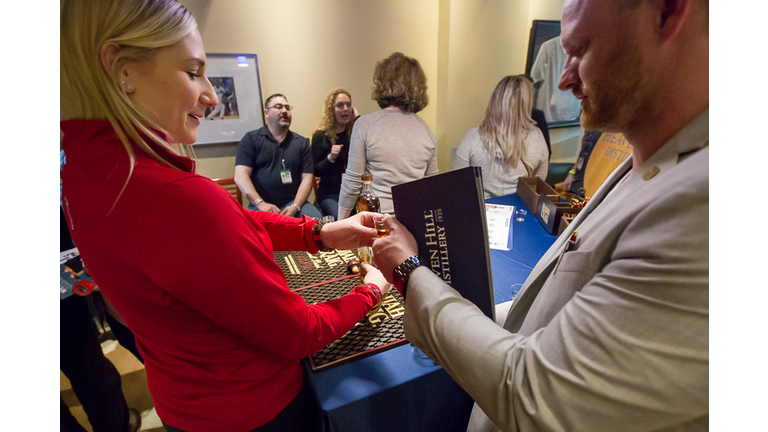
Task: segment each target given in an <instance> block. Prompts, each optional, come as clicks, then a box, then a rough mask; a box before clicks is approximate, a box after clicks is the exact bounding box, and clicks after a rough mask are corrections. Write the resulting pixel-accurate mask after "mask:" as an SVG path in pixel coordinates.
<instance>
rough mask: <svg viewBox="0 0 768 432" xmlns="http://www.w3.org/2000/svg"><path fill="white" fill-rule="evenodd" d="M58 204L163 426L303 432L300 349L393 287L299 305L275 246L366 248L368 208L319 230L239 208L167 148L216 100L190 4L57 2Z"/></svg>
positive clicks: (307, 415) (337, 329)
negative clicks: (135, 358)
mask: <svg viewBox="0 0 768 432" xmlns="http://www.w3.org/2000/svg"><path fill="white" fill-rule="evenodd" d="M60 36H61V37H60V41H61V42H60V43H61V47H60V48H61V52H62V56H61V118H62V122H61V128H62V130H63V131H64V142H63V148H64V151H65V153H66V156H67V163H66V164H65V165H64V168H63V170H62V174H61V176H62V181H63V207H64V211H65V214H66V218H67V222H68V224H69V228H70V230H71V233H72V237H73V238H74V240H75V243H76V244H77V245H78V247H79V250H80V252H81V256H82V258H83V260H84V261H85V262H87V263H88V268H89V270H90V273H91V275H92V276H93V278H94V280H95V281H96V282H97V283H98V285H99V286H100V287H101V289H102V292H103V293H104V294H105V295H106V296H107V297H108V298H109V300H110V301H111V302H112V304H113V305H114V306H115V307H116V309H117V310H118V311H119V312H120V314H121V316H122V317H123V318H124V319H125V321H126V322H127V324H128V326H129V327H130V328H131V330H132V331H133V332H134V334H135V335H136V340H137V345H138V348H139V350H140V352H141V354H142V355H143V357H144V360H145V366H146V371H147V381H148V385H149V390H150V392H151V394H152V398H153V400H154V403H155V407H156V409H157V413H158V415H159V416H160V418H161V419H162V421H163V422H164V424H165V425H166V429H167V430H170V431H177V430H184V431H223V430H226V431H249V430H259V431H262V430H286V431H288V430H301V431H304V430H312V429H313V428H314V426H315V425H316V423H315V418H314V417H313V416H312V407H313V403H312V398H311V397H309V395H308V393H307V390H306V389H304V385H303V377H302V371H301V367H300V365H299V359H301V358H303V357H305V356H307V355H310V354H312V353H314V352H316V351H317V350H319V349H320V348H322V347H324V346H326V345H327V344H329V343H330V342H333V341H334V340H336V339H337V338H339V337H340V336H341V335H343V334H344V333H346V332H347V331H348V330H349V329H350V328H352V326H354V324H355V323H356V322H358V321H359V320H360V319H361V318H362V317H363V316H364V315H365V314H366V313H367V312H368V311H369V310H371V309H372V308H373V307H374V305H375V303H376V300H377V295H379V293H378V291H381V292H383V293H386V292H387V291H388V290H389V288H390V286H389V285H388V284H387V283H386V280H385V279H384V277H383V276H382V275H381V273H380V272H379V271H378V270H376V269H374V268H373V267H368V269H367V270H368V274H367V276H366V279H365V282H366V283H367V284H366V285H363V286H359V287H356V288H355V289H354V290H353V291H352V292H351V293H350V294H349V295H347V296H344V297H342V298H339V299H336V300H332V301H329V302H325V303H318V304H315V305H307V304H306V303H305V302H304V300H303V299H302V298H301V297H300V296H299V295H298V294H296V293H294V292H292V291H290V290H289V289H288V286H287V284H286V281H285V277H284V275H283V273H282V272H281V270H280V267H279V266H278V265H277V264H276V263H275V262H274V260H273V258H272V257H273V251H275V250H306V251H309V252H316V251H317V250H318V248H322V247H332V248H337V249H351V248H355V247H359V246H363V245H371V244H372V243H373V238H374V237H375V235H376V231H375V229H374V228H373V218H374V215H373V214H371V213H365V214H361V215H358V216H355V217H354V218H351V219H350V220H348V221H342V222H335V223H331V224H327V225H324V226H323V225H322V224H321V223H319V222H318V221H315V220H313V219H310V218H307V217H303V218H301V219H296V218H289V217H285V216H281V215H279V214H276V213H269V212H253V211H249V210H247V209H245V208H243V207H242V206H241V205H239V203H237V202H236V201H235V200H234V199H233V198H232V197H231V196H230V195H229V194H228V193H227V192H226V191H225V190H224V189H222V188H221V187H219V186H218V185H217V184H215V183H213V182H212V181H211V180H209V179H207V178H205V177H202V176H199V175H197V174H195V172H194V171H195V164H194V162H193V161H191V160H190V159H188V158H185V157H181V156H179V155H177V154H175V153H174V152H173V150H172V148H171V146H170V144H169V143H184V144H192V143H193V142H195V140H196V138H197V128H198V126H199V124H200V119H201V118H202V117H203V114H204V112H205V109H206V107H213V106H216V104H217V102H218V101H217V96H216V93H215V91H214V89H213V87H212V86H211V83H210V81H209V80H208V78H207V77H206V76H205V65H206V56H205V49H204V47H203V43H202V39H201V37H200V34H199V33H198V31H197V24H196V22H195V20H194V18H193V17H192V15H191V14H190V13H189V12H188V11H187V10H186V9H185V8H184V7H183V6H181V5H180V4H179V3H177V2H175V1H172V0H156V1H150V0H140V1H128V0H112V1H109V2H101V1H99V2H91V1H87V2H86V1H74V0H73V1H69V0H62V2H61V35H60Z"/></svg>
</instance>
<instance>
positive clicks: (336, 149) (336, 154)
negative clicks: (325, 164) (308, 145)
mask: <svg viewBox="0 0 768 432" xmlns="http://www.w3.org/2000/svg"><path fill="white" fill-rule="evenodd" d="M342 147H344V144H336V145H335V146H332V147H331V159H333V160H336V158H337V157H339V153H341V148H342Z"/></svg>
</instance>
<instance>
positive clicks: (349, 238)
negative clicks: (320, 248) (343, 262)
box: [320, 212, 391, 250]
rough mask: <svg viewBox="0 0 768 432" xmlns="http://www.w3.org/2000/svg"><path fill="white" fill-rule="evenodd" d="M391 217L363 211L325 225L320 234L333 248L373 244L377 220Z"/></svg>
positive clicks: (328, 245)
mask: <svg viewBox="0 0 768 432" xmlns="http://www.w3.org/2000/svg"><path fill="white" fill-rule="evenodd" d="M388 217H391V216H388V215H382V214H379V213H371V212H362V213H358V214H356V215H354V216H352V217H350V218H347V219H344V220H340V221H337V222H331V223H327V224H325V225H323V229H322V231H320V236H321V237H322V239H323V243H324V244H325V245H326V246H327V247H330V248H333V249H341V250H348V249H355V248H359V247H362V246H371V245H373V239H375V238H376V229H375V228H374V226H376V225H375V220H376V219H381V220H382V221H385V220H386V218H388Z"/></svg>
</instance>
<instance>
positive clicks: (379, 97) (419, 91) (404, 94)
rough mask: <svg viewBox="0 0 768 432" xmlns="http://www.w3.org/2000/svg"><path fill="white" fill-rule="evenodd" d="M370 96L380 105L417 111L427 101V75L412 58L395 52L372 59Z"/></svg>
mask: <svg viewBox="0 0 768 432" xmlns="http://www.w3.org/2000/svg"><path fill="white" fill-rule="evenodd" d="M371 98H372V99H373V100H375V101H376V102H377V103H378V104H379V107H380V108H386V107H388V106H396V107H398V108H400V109H402V110H403V111H407V112H412V113H417V112H419V111H421V110H423V109H424V108H425V107H426V106H427V104H428V103H429V96H427V76H426V75H425V74H424V70H423V69H422V68H421V64H420V63H419V61H418V60H416V59H415V58H411V57H408V56H406V55H404V54H402V53H399V52H396V53H393V54H392V55H390V56H389V57H387V58H385V59H384V60H381V61H379V62H377V63H376V66H375V68H374V71H373V93H372V94H371Z"/></svg>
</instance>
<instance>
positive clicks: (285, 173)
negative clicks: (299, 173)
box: [280, 170, 293, 184]
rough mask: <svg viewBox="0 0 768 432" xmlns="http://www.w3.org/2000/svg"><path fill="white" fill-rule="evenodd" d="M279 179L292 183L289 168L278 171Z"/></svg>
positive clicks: (285, 182) (284, 182)
mask: <svg viewBox="0 0 768 432" xmlns="http://www.w3.org/2000/svg"><path fill="white" fill-rule="evenodd" d="M280 179H281V180H282V181H283V184H291V183H293V180H292V179H291V171H290V170H282V171H280Z"/></svg>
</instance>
